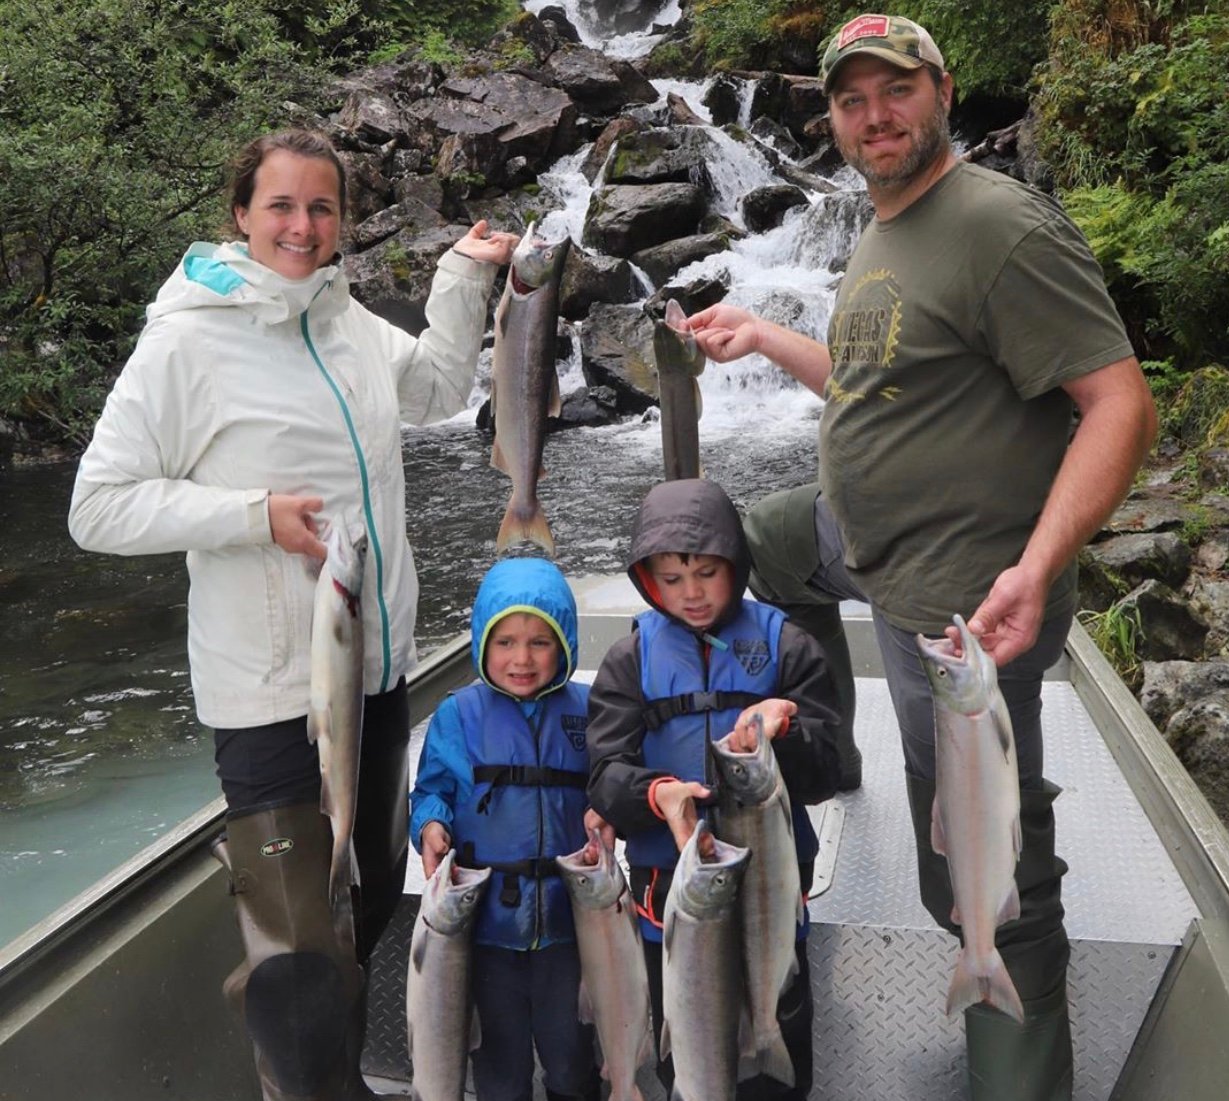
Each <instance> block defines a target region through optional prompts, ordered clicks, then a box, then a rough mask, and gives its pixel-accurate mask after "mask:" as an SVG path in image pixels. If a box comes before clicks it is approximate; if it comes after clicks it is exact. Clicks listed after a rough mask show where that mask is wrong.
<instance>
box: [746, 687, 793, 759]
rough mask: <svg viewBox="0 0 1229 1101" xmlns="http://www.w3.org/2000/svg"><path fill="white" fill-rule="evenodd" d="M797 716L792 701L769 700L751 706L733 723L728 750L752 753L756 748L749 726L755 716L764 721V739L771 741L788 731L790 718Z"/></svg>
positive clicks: (754, 738) (753, 734) (752, 731)
mask: <svg viewBox="0 0 1229 1101" xmlns="http://www.w3.org/2000/svg"><path fill="white" fill-rule="evenodd" d="M797 714H798V705H797V704H796V703H794V702H793V701H792V700H778V699H769V700H760V702H759V703H755V704H752V705H751V706H750V707H748V708H747V709H746V710H745V711H744V712H743V713H742V714H741V715H739V716H738V720H737V721H736V722H735V723H734V729H733V730H732V731H731V734H732V735H733V737H731V738H730V748H731V749H735V750H737V751H738V752H739V753H753V752H754V751H755V750H756V748H758V747H757V743H756V737H755V732H754V729H753V728H752V725H751V720H752V719H753V718H755V716H756V715H759V716H761V717H762V718H763V720H764V737H766V738H767V739H768V740H769V741H772V739H773V738H780V737H781V736H782V735H784V734H785V732H786V731H787V730H789V720H790V716H791V715H797Z"/></svg>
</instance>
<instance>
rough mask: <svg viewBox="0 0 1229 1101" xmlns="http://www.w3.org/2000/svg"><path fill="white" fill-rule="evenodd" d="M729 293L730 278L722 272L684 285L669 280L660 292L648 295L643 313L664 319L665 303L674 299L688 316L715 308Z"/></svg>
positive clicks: (689, 281) (691, 280)
mask: <svg viewBox="0 0 1229 1101" xmlns="http://www.w3.org/2000/svg"><path fill="white" fill-rule="evenodd" d="M729 293H730V276H729V273H728V272H723V273H722V274H721V275H720V276H711V275H710V276H703V277H701V278H699V279H689V280H687V281H686V282H684V283H679V282H676V281H673V280H671V281H670V282H668V283H666V284H665V285H664V286H663V287H661V289H660V290H658V291H656V292H655V293H654V294H652V295H650V296H649V298H648V299H646V301H645V303H644V308H645V312H647V313H649V314H651V315H652V316H653V317H664V316H665V312H666V303H667V302H668V301H669V300H670V299H671V298H673V299H675V300H676V301H677V302H678V304H679V305H680V306H682V307H683V313H685V314H688V315H689V316H690V315H691V314H693V313H699V311H700V310H705V309H708V307H709V306H715V305H716V304H717V303H718V302H720V301H721V300H722V299H723V298H725V296H726V295H727V294H729Z"/></svg>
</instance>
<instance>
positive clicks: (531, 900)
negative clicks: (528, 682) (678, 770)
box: [453, 683, 589, 949]
mask: <svg viewBox="0 0 1229 1101" xmlns="http://www.w3.org/2000/svg"><path fill="white" fill-rule="evenodd" d="M454 698H455V700H456V702H457V706H458V708H459V710H460V715H461V725H462V728H463V729H464V731H465V740H466V749H467V750H468V753H469V758H470V761H471V763H472V766H473V770H474V790H473V792H472V794H471V796H470V799H469V800H468V801H467V802H465V803H461V804H458V806H457V807H456V811H455V818H454V820H453V844H454V846H455V847H456V850H457V855H458V858H459V860H460V862H461V863H462V864H464V865H467V866H470V867H491V868H494V869H495V870H494V872H493V873H492V875H491V881H490V884H489V886H488V887H487V891H486V895H485V897H484V898H483V902H482V906H481V908H480V909H479V911H478V918H477V923H476V926H475V931H474V939H475V940H476V941H477V942H478V943H479V944H491V945H497V946H499V947H503V948H513V949H528V948H543V947H545V946H546V945H548V944H552V943H554V942H557V941H571V940H574V939H575V933H574V929H573V925H572V907H571V903H570V901H569V899H568V895H567V890H566V888H565V887H564V885H563V881H562V880H561V879H560V878H559V874H558V870H557V869H556V867H555V862H554V857H556V856H564V855H567V854H568V853H572V852H575V851H576V850H577V849H579V848H580V847H581V846H582V845H584V843H585V841H586V840H587V838H586V837H585V830H584V813H585V808H586V807H587V806H588V805H589V803H588V798H587V796H586V794H585V784H586V781H587V779H588V773H589V757H588V753H587V751H586V748H585V730H586V728H587V727H588V721H589V720H588V708H587V700H588V688H587V687H586V686H578V685H574V684H571V683H568V684H565V685H563V686H561V687H560V688H558V689H557V690H555V691H553V692H551V693H550V694H549V695H546V696H544V697H542V698H540V699H538V700H537V701H535V702H534V703H533V704H529V705H526V704H522V703H521V702H519V701H517V700H515V699H513V698H512V697H510V696H507V695H505V694H503V693H501V692H498V691H496V690H494V689H492V688H490V687H489V686H488V685H486V684H472V685H470V686H469V687H468V688H463V689H462V690H461V691H459V692H457V693H456V695H455V697H454ZM527 712H528V713H527Z"/></svg>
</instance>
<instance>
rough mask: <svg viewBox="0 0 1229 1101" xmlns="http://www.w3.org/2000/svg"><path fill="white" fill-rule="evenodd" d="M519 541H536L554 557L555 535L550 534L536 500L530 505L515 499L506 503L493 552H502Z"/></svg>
mask: <svg viewBox="0 0 1229 1101" xmlns="http://www.w3.org/2000/svg"><path fill="white" fill-rule="evenodd" d="M521 542H529V543H536V544H537V545H538V546H539V547H541V548H542V549H543V550H544V551H545V552H546V553H547V554H548V555H550V557H552V558H554V557H555V537H554V536H553V535H551V531H550V525H549V524H547V522H546V513H544V512H543V511H542V505H541V503H540V502H538V501H534V502H533V503H532V504H531V505H519V504H517V503H516V502H515V501H510V502H509V503H508V510H507V511H506V512H505V513H504V519H503V523H501V524H500V525H499V534H498V535H497V536H496V537H495V552H496V553H497V554H502V553H503V552H504V551H505V550H507V549H508V548H509V547H510V546H512V545H513V544H514V543H521Z"/></svg>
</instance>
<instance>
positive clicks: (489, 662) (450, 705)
mask: <svg viewBox="0 0 1229 1101" xmlns="http://www.w3.org/2000/svg"><path fill="white" fill-rule="evenodd" d="M471 632H472V638H473V641H472V648H473V659H474V668H475V669H476V670H477V672H478V676H479V678H480V680H478V681H476V682H475V683H473V684H471V685H469V686H468V687H467V688H463V689H461V690H460V691H459V692H456V693H454V694H453V695H451V696H449V697H448V698H447V699H446V700H445V701H444V702H443V703H442V704H441V705H440V706H439V708H438V710H437V711H436V712H435V715H434V716H433V717H432V719H431V724H430V726H429V727H428V729H427V736H426V741H425V742H424V743H423V748H422V755H421V757H420V759H419V762H418V773H417V777H416V779H415V783H414V790H413V792H412V793H411V796H410V804H411V811H412V815H411V820H410V840H411V841H412V842H413V844H414V847H415V848H416V849H417V850H418V851H419V852H420V853H422V858H423V871H424V872H425V873H426V875H428V876H430V875H431V873H432V872H434V871H435V868H436V866H437V865H438V864H439V862H440V861H441V860H442V859H443V857H444V855H445V854H446V853H447V852H448V850H449V849H450V848H455V849H456V851H457V859H458V862H459V863H460V864H462V865H464V866H466V867H477V868H485V867H490V868H492V869H494V872H493V874H492V876H491V880H490V883H489V885H488V887H487V891H486V894H485V896H484V898H483V900H482V903H481V905H480V909H479V911H478V918H477V921H476V924H475V930H474V1000H475V1003H476V1005H477V1009H478V1020H479V1024H480V1026H481V1030H482V1044H481V1046H480V1047H479V1048H478V1049H477V1050H476V1051H475V1052H474V1055H473V1067H474V1086H475V1088H476V1090H477V1094H478V1098H479V1101H531V1098H532V1096H533V1072H534V1058H533V1052H534V1048H535V1047H536V1048H537V1053H538V1059H539V1061H540V1062H541V1063H542V1067H543V1070H544V1071H545V1082H546V1096H547V1097H548V1098H549V1099H551V1101H563V1099H565V1098H583V1099H585V1101H590V1099H592V1101H596V1099H597V1097H598V1095H599V1093H598V1089H599V1086H598V1076H597V1070H596V1066H595V1063H594V1057H593V1030H592V1029H591V1028H590V1027H588V1026H585V1025H582V1024H581V1023H580V1021H579V1019H578V1011H577V991H578V989H579V986H580V960H579V956H578V954H577V949H576V938H575V932H574V929H573V925H572V909H571V904H570V901H569V899H568V894H567V891H566V888H565V887H564V884H563V881H562V880H561V879H560V878H559V875H558V872H557V871H556V869H555V864H554V860H553V858H554V857H556V856H561V855H566V854H567V853H571V852H575V851H577V850H578V849H580V848H581V847H582V846H584V845H585V844H586V842H587V840H588V837H587V833H586V824H589V825H593V826H596V827H598V828H602V827H604V826H605V823H604V822H602V821H601V819H600V818H598V817H597V815H596V814H593V812H591V811H590V812H589V813H588V814H586V808H587V807H588V799H587V797H586V794H585V785H586V781H587V778H588V771H589V765H588V756H587V753H586V748H585V727H586V724H587V702H588V688H587V687H586V686H584V685H579V684H572V683H571V679H570V678H571V676H572V674H573V672H574V671H575V669H576V602H575V600H574V598H573V596H572V592H571V590H570V589H569V588H568V585H567V582H566V581H565V580H564V577H563V574H562V573H560V572H559V569H558V567H556V566H555V565H553V564H552V563H550V562H547V561H546V560H544V559H541V558H508V559H504V560H503V561H500V562H497V563H496V564H495V565H494V566H492V567H491V569H490V570H489V571H488V572H487V574H486V576H485V577H484V578H483V580H482V584H481V585H480V586H479V587H478V595H477V596H476V597H475V599H474V610H473V615H472V619H471Z"/></svg>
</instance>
